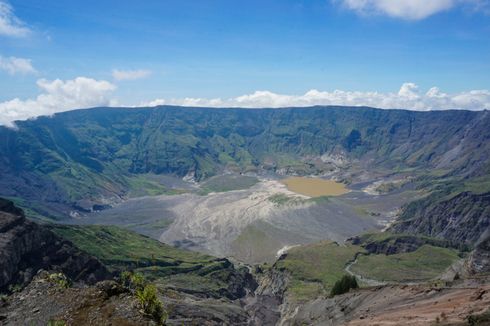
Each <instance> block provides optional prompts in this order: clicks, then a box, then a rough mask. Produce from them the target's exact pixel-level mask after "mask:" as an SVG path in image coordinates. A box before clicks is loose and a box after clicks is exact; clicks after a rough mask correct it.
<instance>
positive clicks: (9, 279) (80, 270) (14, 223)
mask: <svg viewBox="0 0 490 326" xmlns="http://www.w3.org/2000/svg"><path fill="white" fill-rule="evenodd" d="M40 269H47V270H58V271H62V272H63V273H65V274H66V275H67V276H68V277H70V278H71V279H72V280H74V281H84V282H88V283H94V282H95V281H98V280H101V279H103V278H106V277H109V276H110V274H109V272H108V271H107V270H106V268H105V267H104V266H103V265H102V264H101V263H100V262H99V261H98V260H97V259H95V258H94V257H92V256H89V255H88V254H86V253H84V252H82V251H80V250H79V249H77V248H76V247H74V246H73V245H72V244H71V243H70V242H69V241H66V240H63V239H61V238H60V237H58V236H56V235H55V234H54V233H53V232H51V231H49V230H47V229H46V228H44V227H43V226H41V225H38V224H35V223H33V222H31V221H29V220H27V219H26V218H25V217H24V214H23V212H22V210H20V209H19V208H17V207H15V206H14V205H13V203H12V202H11V201H8V200H5V199H1V198H0V290H6V289H7V288H8V286H9V285H13V284H20V285H24V284H27V283H28V282H29V281H30V280H31V279H32V277H33V276H34V275H35V274H36V273H37V271H38V270H40Z"/></svg>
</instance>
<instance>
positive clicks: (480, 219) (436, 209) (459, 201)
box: [389, 192, 490, 245]
mask: <svg viewBox="0 0 490 326" xmlns="http://www.w3.org/2000/svg"><path fill="white" fill-rule="evenodd" d="M489 229H490V193H484V194H474V193H471V192H462V193H460V194H458V195H456V196H454V197H452V198H450V199H445V200H438V199H436V198H434V196H429V197H427V198H425V199H422V200H419V201H415V202H412V203H410V204H409V205H408V206H407V207H405V209H404V211H403V213H402V214H401V216H400V219H399V220H398V221H397V223H395V224H394V225H393V226H392V227H391V228H390V229H389V231H392V232H395V233H410V234H421V235H427V236H431V237H436V238H440V239H445V240H448V241H451V242H453V243H460V244H466V245H474V244H476V243H477V242H478V241H479V240H480V239H481V237H482V235H483V234H485V233H486V232H488V230H489Z"/></svg>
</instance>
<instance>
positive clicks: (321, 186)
mask: <svg viewBox="0 0 490 326" xmlns="http://www.w3.org/2000/svg"><path fill="white" fill-rule="evenodd" d="M282 182H283V183H284V184H285V185H286V186H287V188H288V189H289V190H291V191H293V192H295V193H298V194H301V195H305V196H309V197H321V196H340V195H342V194H345V193H347V192H348V191H349V190H348V189H347V188H346V187H345V185H344V184H342V183H339V182H335V181H333V180H325V179H320V178H305V177H290V178H287V179H284V180H282Z"/></svg>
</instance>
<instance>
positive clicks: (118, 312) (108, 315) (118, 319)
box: [0, 271, 155, 326]
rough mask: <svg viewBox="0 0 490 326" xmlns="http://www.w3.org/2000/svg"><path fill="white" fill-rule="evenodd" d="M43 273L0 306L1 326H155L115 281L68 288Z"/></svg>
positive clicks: (132, 296)
mask: <svg viewBox="0 0 490 326" xmlns="http://www.w3.org/2000/svg"><path fill="white" fill-rule="evenodd" d="M51 275H52V274H49V273H47V272H46V271H43V272H41V273H39V274H38V275H36V276H35V277H34V279H33V280H32V282H31V283H30V284H29V285H27V286H26V287H25V288H24V289H23V290H22V291H20V292H17V293H14V294H12V295H11V296H9V297H8V298H7V299H6V300H5V301H3V302H0V324H1V325H12V326H15V325H125V326H139V325H155V323H153V321H152V320H151V318H150V317H149V316H146V315H144V314H142V313H140V311H139V308H138V304H137V301H136V298H135V297H134V295H132V294H131V293H129V291H128V290H127V289H125V288H123V287H122V286H121V285H119V284H118V283H116V282H114V281H102V282H99V283H96V284H95V285H94V286H88V287H70V288H66V287H63V286H60V284H58V283H56V282H53V280H52V278H51V277H50V276H51Z"/></svg>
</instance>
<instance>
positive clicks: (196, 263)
mask: <svg viewBox="0 0 490 326" xmlns="http://www.w3.org/2000/svg"><path fill="white" fill-rule="evenodd" d="M52 230H53V231H54V232H55V233H57V234H59V235H60V236H62V237H64V238H66V239H68V240H70V241H72V242H73V243H74V244H75V245H76V246H77V247H79V248H80V249H82V250H84V251H86V252H88V253H89V254H91V255H94V256H95V257H97V258H99V259H100V260H101V261H102V262H103V263H104V264H106V265H107V266H108V267H109V268H110V269H112V270H119V271H120V270H127V269H132V270H133V269H134V270H136V271H139V272H142V273H143V274H145V276H146V277H147V278H149V279H150V280H154V281H155V282H157V283H161V284H164V286H170V287H178V288H186V289H190V290H193V291H204V292H209V293H213V292H214V293H218V292H219V291H220V289H222V288H226V287H227V286H228V284H227V283H226V282H225V281H224V279H226V275H224V274H226V273H227V266H225V265H226V263H224V262H223V261H220V260H217V259H216V258H215V257H211V256H207V255H203V254H200V253H196V252H192V251H187V250H182V249H178V248H174V247H171V246H169V245H166V244H163V243H161V242H158V241H156V240H153V239H151V238H148V237H145V236H142V235H139V234H136V233H134V232H131V231H127V230H124V229H121V228H118V227H115V226H95V225H92V226H60V225H57V226H53V227H52ZM218 274H219V275H218Z"/></svg>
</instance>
